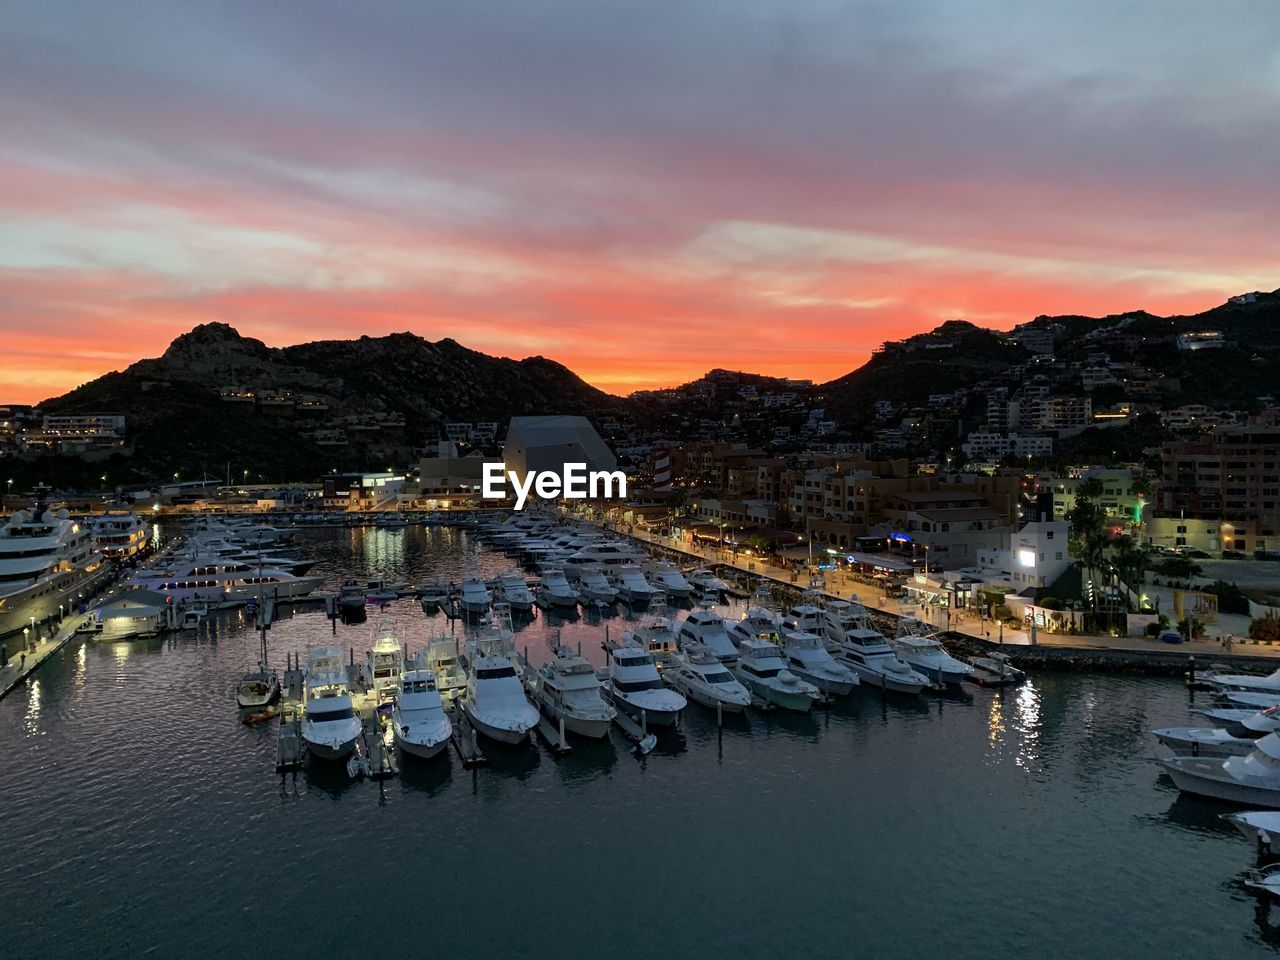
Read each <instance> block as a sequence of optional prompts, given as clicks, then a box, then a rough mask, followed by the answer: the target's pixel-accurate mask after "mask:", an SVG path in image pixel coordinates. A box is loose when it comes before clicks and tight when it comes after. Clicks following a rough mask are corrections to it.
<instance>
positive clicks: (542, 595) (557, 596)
mask: <svg viewBox="0 0 1280 960" xmlns="http://www.w3.org/2000/svg"><path fill="white" fill-rule="evenodd" d="M538 602H539V603H541V604H542V605H543V606H546V607H560V608H561V609H572V608H573V607H576V606H577V605H578V591H577V590H575V589H574V588H573V586H572V585H571V584H570V583H569V581H568V579H566V577H565V575H564V571H563V570H561V569H560V568H558V567H549V568H548V569H546V570H544V571H543V573H542V579H541V581H540V582H539V583H538Z"/></svg>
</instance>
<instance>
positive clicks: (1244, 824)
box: [1223, 810, 1280, 856]
mask: <svg viewBox="0 0 1280 960" xmlns="http://www.w3.org/2000/svg"><path fill="white" fill-rule="evenodd" d="M1223 819H1224V820H1226V821H1228V822H1229V823H1231V824H1232V825H1233V826H1234V827H1235V828H1236V829H1237V830H1239V831H1240V832H1241V833H1242V834H1244V836H1245V838H1246V839H1247V840H1248V841H1249V842H1250V843H1252V844H1253V846H1254V847H1255V849H1257V850H1258V851H1259V852H1261V853H1265V854H1268V855H1271V856H1274V855H1275V854H1277V853H1280V811H1276V810H1247V811H1244V812H1243V813H1228V814H1224V815H1223Z"/></svg>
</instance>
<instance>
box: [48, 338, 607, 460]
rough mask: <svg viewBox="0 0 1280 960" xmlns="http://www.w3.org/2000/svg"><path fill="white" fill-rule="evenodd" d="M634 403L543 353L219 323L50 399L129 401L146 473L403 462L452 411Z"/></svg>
mask: <svg viewBox="0 0 1280 960" xmlns="http://www.w3.org/2000/svg"><path fill="white" fill-rule="evenodd" d="M228 388H235V390H234V391H231V390H229V389H228ZM231 392H238V393H243V394H248V393H251V394H253V396H254V399H256V402H245V401H237V400H235V399H228V398H225V397H224V393H231ZM622 403H623V401H621V400H620V399H619V398H617V397H613V396H611V395H609V394H606V393H604V392H602V391H600V390H597V389H596V388H594V387H592V386H590V385H589V384H587V383H585V382H584V381H583V380H581V379H579V378H578V377H577V376H575V375H574V374H573V373H572V372H571V371H570V370H568V369H567V368H565V367H563V366H561V365H560V364H558V363H555V362H554V361H551V360H547V359H545V358H543V357H531V358H528V359H526V360H510V359H507V358H504V357H491V356H488V355H486V354H483V353H480V352H478V351H475V350H469V349H467V348H466V347H463V346H461V345H460V344H458V343H457V342H455V341H453V340H450V339H444V340H439V341H436V342H434V343H433V342H431V341H429V340H425V339H423V338H422V337H419V336H416V335H414V334H410V333H395V334H391V335H389V336H385V337H361V338H359V339H358V340H322V341H317V342H314V343H304V344H299V345H296V346H291V347H278V348H273V347H268V346H266V345H265V344H263V343H262V342H261V341H260V340H255V339H252V338H249V337H244V336H241V335H240V334H239V333H238V332H237V331H236V330H235V329H234V328H233V327H231V326H229V325H227V324H225V323H209V324H204V325H202V326H198V327H196V328H195V329H194V330H192V331H190V332H189V333H185V334H183V335H181V336H180V337H178V338H177V339H176V340H174V341H173V342H172V343H171V344H170V345H169V347H168V349H167V350H165V352H164V354H163V355H161V356H160V357H158V358H155V359H150V360H140V361H138V362H137V363H134V364H133V365H131V366H130V367H128V368H127V369H126V370H123V371H120V372H117V373H109V374H107V375H106V376H103V377H100V378H98V379H97V380H94V381H92V382H90V383H87V384H84V385H83V386H81V387H78V388H77V389H75V390H72V391H71V392H70V393H68V394H66V395H65V396H62V397H58V398H56V399H53V400H49V401H46V402H45V403H44V404H42V405H41V406H42V407H43V408H44V409H45V410H47V411H49V412H55V413H67V412H77V411H114V412H119V413H123V414H125V416H126V417H127V418H128V433H129V438H130V443H131V445H132V447H133V455H132V458H131V467H132V469H133V471H134V472H136V473H139V474H141V475H147V474H155V473H157V472H160V471H163V472H164V475H167V474H168V473H170V472H173V471H177V472H179V474H180V475H183V474H185V475H188V476H194V475H197V474H199V473H202V472H204V471H206V470H208V471H210V472H212V473H214V474H221V473H222V472H223V470H224V469H226V466H227V464H231V466H232V467H233V468H234V471H235V472H236V473H240V472H241V471H242V470H249V471H251V473H252V474H258V473H262V474H263V475H265V476H273V475H274V476H279V475H281V474H282V472H289V473H292V474H293V475H294V476H308V475H314V474H316V473H324V472H328V471H329V470H330V469H335V468H342V469H346V468H360V469H373V468H379V469H380V468H382V467H385V466H386V465H387V462H388V461H395V462H404V461H405V460H406V459H408V458H409V457H411V456H412V455H413V450H414V449H415V448H420V447H421V446H423V445H424V444H425V443H427V442H429V441H433V440H435V439H436V438H437V437H438V436H440V434H441V426H442V424H443V423H445V422H448V421H454V420H457V421H465V422H469V423H470V422H476V421H486V420H492V421H497V422H499V423H500V424H505V422H506V420H507V419H508V418H510V417H511V416H512V415H515V414H537V413H581V414H590V415H592V416H593V417H600V416H607V415H609V413H610V412H611V411H613V410H615V409H617V408H618V407H619V406H620V405H621V404H622ZM375 421H376V422H377V423H378V424H379V425H378V426H376V427H372V426H371V424H372V423H374V422H375ZM325 431H329V432H330V438H331V439H332V437H333V432H335V431H341V433H342V434H343V435H344V437H345V439H346V443H345V444H336V443H328V444H323V443H317V442H316V438H317V436H319V435H320V434H321V433H322V432H325Z"/></svg>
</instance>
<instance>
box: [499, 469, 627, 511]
mask: <svg viewBox="0 0 1280 960" xmlns="http://www.w3.org/2000/svg"><path fill="white" fill-rule="evenodd" d="M508 482H510V484H511V489H512V491H514V494H515V498H516V509H517V510H523V509H524V505H525V503H526V502H527V501H528V499H529V494H530V493H531V492H532V493H533V494H534V495H535V496H537V497H538V498H539V499H541V500H558V499H560V498H561V497H564V498H565V499H567V500H585V499H587V497H590V498H591V499H593V500H595V499H599V498H608V499H614V498H617V499H622V498H625V497H626V495H627V475H626V474H625V473H623V472H622V471H621V470H613V471H609V470H590V471H588V470H587V465H586V464H585V463H566V464H565V465H564V471H563V472H562V473H556V472H555V471H554V470H534V471H531V472H529V473H526V474H525V475H524V476H523V477H521V476H520V474H519V472H518V471H515V470H504V469H503V465H502V464H500V463H486V464H485V465H484V483H483V484H482V486H481V488H480V495H481V496H482V497H484V498H485V499H486V500H503V499H505V498H506V497H507V496H508V492H507V484H508Z"/></svg>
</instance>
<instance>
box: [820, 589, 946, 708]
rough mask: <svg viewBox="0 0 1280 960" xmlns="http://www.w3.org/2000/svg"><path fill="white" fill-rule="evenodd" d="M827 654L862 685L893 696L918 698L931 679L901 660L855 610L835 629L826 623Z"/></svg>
mask: <svg viewBox="0 0 1280 960" xmlns="http://www.w3.org/2000/svg"><path fill="white" fill-rule="evenodd" d="M825 626H826V628H827V631H828V632H827V634H826V641H827V650H828V651H829V652H830V653H831V655H832V656H833V657H835V658H836V659H837V660H839V661H840V662H841V663H843V664H844V665H845V666H847V667H849V669H851V670H852V671H853V672H854V673H856V674H857V675H858V679H859V680H860V681H861V682H862V684H863V685H865V686H869V687H878V688H879V689H881V690H886V691H890V692H893V693H905V694H908V695H909V696H917V695H919V693H920V691H922V690H923V689H924V688H925V687H927V686H928V685H929V678H928V677H926V676H924V675H923V674H921V673H917V672H916V671H915V670H913V669H912V668H911V667H910V666H908V665H907V663H906V662H905V661H903V660H902V659H900V658H899V657H898V656H897V654H895V653H894V652H893V650H892V649H891V648H890V646H889V641H888V640H886V639H885V638H884V635H883V634H881V633H880V632H879V631H877V630H875V629H873V628H872V627H871V625H870V620H869V619H867V618H866V616H865V612H859V611H858V610H854V611H852V612H851V614H850V616H849V619H848V621H847V622H846V623H844V624H842V625H840V626H839V628H838V629H836V628H833V626H832V624H831V622H830V621H827V623H826V625H825Z"/></svg>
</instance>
